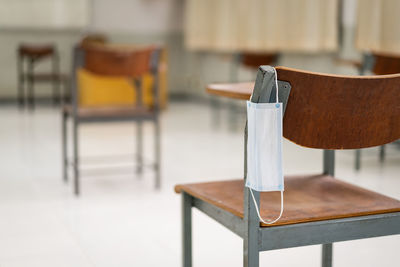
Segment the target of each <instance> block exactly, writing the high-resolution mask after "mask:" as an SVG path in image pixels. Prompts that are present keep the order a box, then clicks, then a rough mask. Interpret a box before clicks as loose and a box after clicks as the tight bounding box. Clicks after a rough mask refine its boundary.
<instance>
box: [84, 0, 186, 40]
mask: <svg viewBox="0 0 400 267" xmlns="http://www.w3.org/2000/svg"><path fill="white" fill-rule="evenodd" d="M183 4H184V0H113V1H110V0H92V20H91V26H90V27H91V28H92V29H94V30H99V31H107V32H110V31H113V32H118V33H136V34H154V33H168V32H178V31H181V29H182V17H183Z"/></svg>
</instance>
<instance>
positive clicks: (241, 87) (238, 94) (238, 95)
mask: <svg viewBox="0 0 400 267" xmlns="http://www.w3.org/2000/svg"><path fill="white" fill-rule="evenodd" d="M253 88H254V82H243V83H212V84H209V85H207V89H206V91H207V93H209V94H211V95H217V96H223V97H228V98H234V99H241V100H249V99H250V96H251V93H252V92H253Z"/></svg>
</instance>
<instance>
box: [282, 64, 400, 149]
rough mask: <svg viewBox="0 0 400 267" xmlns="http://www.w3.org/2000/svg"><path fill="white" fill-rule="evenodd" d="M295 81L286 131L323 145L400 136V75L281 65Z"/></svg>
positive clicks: (349, 145) (351, 145) (356, 144)
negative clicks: (352, 73)
mask: <svg viewBox="0 0 400 267" xmlns="http://www.w3.org/2000/svg"><path fill="white" fill-rule="evenodd" d="M277 73H278V79H279V80H281V81H287V82H289V83H290V84H291V86H292V90H291V92H290V96H289V101H288V104H287V108H286V113H285V117H284V122H283V124H284V125H283V135H284V137H286V138H287V139H289V140H291V141H293V142H294V143H296V144H299V145H302V146H305V147H311V148H320V149H356V148H365V147H372V146H378V145H383V144H386V143H390V142H392V141H395V140H397V139H399V138H400V74H396V75H384V76H338V75H327V74H321V73H312V72H306V71H300V70H296V69H290V68H285V67H277Z"/></svg>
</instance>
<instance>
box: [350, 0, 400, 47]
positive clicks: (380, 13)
mask: <svg viewBox="0 0 400 267" xmlns="http://www.w3.org/2000/svg"><path fill="white" fill-rule="evenodd" d="M356 47H357V48H358V49H360V50H362V51H379V52H384V53H385V52H386V53H400V1H399V0H359V1H358V16H357V31H356Z"/></svg>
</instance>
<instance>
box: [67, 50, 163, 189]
mask: <svg viewBox="0 0 400 267" xmlns="http://www.w3.org/2000/svg"><path fill="white" fill-rule="evenodd" d="M160 52H161V48H158V47H155V46H148V47H127V46H125V47H123V48H121V47H120V48H118V47H108V46H104V45H85V46H83V47H82V46H77V47H75V50H74V60H73V61H74V63H73V65H74V66H73V69H75V70H77V69H78V68H79V67H83V68H84V70H86V71H89V72H90V73H93V74H97V75H103V76H110V77H126V79H128V80H129V81H130V82H131V83H132V84H133V85H134V88H135V89H136V103H133V104H131V105H122V106H115V105H113V106H100V107H99V106H92V107H91V106H82V105H81V101H80V100H81V92H80V89H81V88H80V86H78V82H77V77H76V72H75V75H74V76H75V77H74V79H73V82H74V83H73V86H72V92H71V93H72V104H71V105H65V106H64V107H63V111H62V133H63V136H62V139H63V141H62V148H63V149H62V150H63V177H64V180H65V181H67V179H68V160H67V119H68V118H69V117H70V118H72V121H73V146H74V154H73V162H72V165H73V169H74V192H75V194H76V195H79V192H80V186H79V181H80V179H79V178H80V175H79V142H78V128H79V126H80V125H81V124H83V123H90V122H113V121H133V122H136V124H137V156H136V159H137V173H138V174H141V173H142V170H143V156H142V154H143V147H142V135H143V133H142V124H143V122H145V121H149V122H152V123H153V124H154V126H155V163H154V169H155V187H156V188H160V183H161V177H160V124H159V113H160V107H159V97H160V94H159V87H158V83H157V81H158V79H157V77H158V67H159V58H160ZM147 73H151V74H152V75H153V77H155V78H154V82H153V88H152V92H153V98H152V104H151V106H145V105H143V103H142V78H143V76H144V75H145V74H147ZM110 90H113V89H112V88H110Z"/></svg>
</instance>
